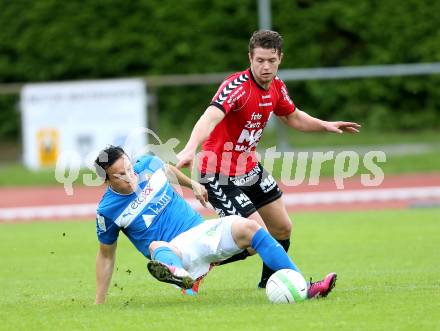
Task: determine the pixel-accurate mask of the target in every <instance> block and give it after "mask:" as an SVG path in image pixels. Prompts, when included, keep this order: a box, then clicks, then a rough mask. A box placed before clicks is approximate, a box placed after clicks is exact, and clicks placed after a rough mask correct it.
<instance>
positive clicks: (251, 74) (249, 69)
mask: <svg viewBox="0 0 440 331" xmlns="http://www.w3.org/2000/svg"><path fill="white" fill-rule="evenodd" d="M247 71H248V72H249V76H251V79H252V80H253V81H254V83H255V84H256V85H257V87H258V88H259V89H260V90H263V91H265V92H267V91H269V89H270V85H269V88H268V89H267V90H266V89H265V88H264V87H263V86H261V85H260V84H258V82H257V81H256V80H255V77H254V74H253V73H252V70H251V68H248V69H247ZM270 84H271V85H272V82H270Z"/></svg>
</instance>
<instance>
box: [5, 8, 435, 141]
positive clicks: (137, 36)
mask: <svg viewBox="0 0 440 331" xmlns="http://www.w3.org/2000/svg"><path fill="white" fill-rule="evenodd" d="M439 12H440V2H439V1H429V0H405V1H397V0H383V1H376V0H365V1H357V2H355V1H346V0H332V1H319V0H288V1H286V0H272V23H273V28H274V29H275V30H277V31H279V32H280V33H281V34H282V35H283V36H284V40H285V51H284V52H285V57H284V62H283V64H282V68H284V69H287V68H312V67H334V66H352V65H368V64H393V63H417V62H438V61H440V20H439V19H438V13H439ZM257 25H258V18H257V4H256V1H255V0H243V1H224V0H212V1H201V0H185V1H177V0H170V1H159V0H139V1H116V0H106V1H101V2H97V1H94V0H83V1H71V2H61V1H57V0H43V1H32V2H31V1H15V2H10V1H2V2H0V26H1V29H0V82H3V83H8V82H42V81H54V80H56V81H60V80H76V79H95V78H118V77H136V76H145V75H153V74H154V75H162V74H176V73H209V72H233V71H237V70H243V69H245V68H246V67H247V65H248V59H247V43H248V40H249V37H250V35H251V33H252V32H253V31H254V30H256V29H257V28H258V26H257ZM439 85H440V76H439V75H437V76H420V77H394V78H374V79H362V80H340V81H308V82H295V83H289V84H288V87H289V90H290V93H291V95H292V96H293V98H294V100H295V102H296V104H297V105H298V106H299V107H300V108H302V109H304V110H306V111H307V112H309V113H311V114H313V115H315V116H319V117H321V118H325V119H338V118H343V119H347V120H357V121H359V122H361V123H363V124H364V127H365V126H366V127H369V128H372V129H376V130H378V131H379V130H420V129H439V128H440V89H439V88H438V86H439ZM216 88H217V86H216V85H212V86H200V87H194V86H191V87H173V88H171V87H167V88H161V89H160V90H159V109H160V112H159V120H160V128H161V130H162V132H161V134H164V135H170V134H172V132H175V131H182V127H184V128H185V129H187V130H190V129H191V127H192V125H193V124H194V122H195V121H196V119H197V118H198V117H199V116H200V114H201V113H202V112H203V111H204V109H205V107H206V106H207V105H208V104H209V102H210V99H211V97H212V95H213V94H214V93H215V91H216ZM16 108H17V98H16V97H9V96H8V97H5V96H2V97H1V98H0V139H3V140H4V139H7V140H17V139H18V137H19V115H18V114H17V111H16Z"/></svg>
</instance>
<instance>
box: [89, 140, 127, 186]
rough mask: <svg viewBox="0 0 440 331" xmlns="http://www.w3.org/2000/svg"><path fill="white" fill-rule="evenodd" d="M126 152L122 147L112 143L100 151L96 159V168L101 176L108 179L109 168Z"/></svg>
mask: <svg viewBox="0 0 440 331" xmlns="http://www.w3.org/2000/svg"><path fill="white" fill-rule="evenodd" d="M124 154H125V152H124V150H123V149H122V147H119V146H113V145H110V146H108V147H107V148H106V149H103V150H102V151H100V152H99V155H98V157H97V158H96V160H95V164H94V166H95V169H96V173H97V174H98V176H99V177H101V178H104V179H105V180H107V179H108V175H107V169H108V168H109V167H111V166H112V165H113V163H115V162H116V160H117V159H119V158H120V157H121V156H122V155H124Z"/></svg>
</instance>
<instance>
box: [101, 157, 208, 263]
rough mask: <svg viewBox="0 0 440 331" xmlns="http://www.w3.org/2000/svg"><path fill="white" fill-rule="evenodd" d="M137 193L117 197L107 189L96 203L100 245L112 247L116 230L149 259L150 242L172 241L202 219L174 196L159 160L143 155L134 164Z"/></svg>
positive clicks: (109, 188) (176, 195)
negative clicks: (137, 182)
mask: <svg viewBox="0 0 440 331" xmlns="http://www.w3.org/2000/svg"><path fill="white" fill-rule="evenodd" d="M133 168H134V172H135V173H136V174H137V175H138V177H139V185H138V186H139V187H138V191H137V192H133V193H131V194H120V193H117V192H115V191H113V190H112V189H111V187H108V188H107V190H106V192H105V193H104V195H103V197H102V199H101V202H100V203H99V206H98V210H97V216H96V233H97V235H98V239H99V241H100V242H101V243H103V244H108V245H110V244H113V243H114V242H115V241H116V240H117V239H118V235H119V231H122V232H124V233H125V235H126V236H127V237H128V239H130V241H131V242H132V243H133V244H134V246H136V248H137V249H138V250H139V251H140V252H141V253H142V254H143V255H145V256H146V257H147V258H150V252H149V249H148V247H149V246H150V243H151V242H152V241H156V240H162V241H167V242H169V241H171V240H172V239H174V238H175V237H176V236H178V235H179V234H181V233H182V232H185V231H187V230H189V229H191V228H193V227H195V226H197V225H199V224H200V223H202V217H201V216H200V214H198V213H197V212H196V211H194V210H193V209H192V208H191V207H190V206H189V205H188V204H187V203H186V202H185V201H184V200H183V198H182V197H181V196H180V195H179V194H177V193H176V192H175V191H174V189H173V187H172V186H171V184H170V183H169V182H168V180H167V177H166V175H165V168H164V164H163V163H162V161H161V160H160V159H159V158H157V157H155V156H144V157H142V158H141V159H139V160H138V161H137V162H136V164H135V165H134V167H133Z"/></svg>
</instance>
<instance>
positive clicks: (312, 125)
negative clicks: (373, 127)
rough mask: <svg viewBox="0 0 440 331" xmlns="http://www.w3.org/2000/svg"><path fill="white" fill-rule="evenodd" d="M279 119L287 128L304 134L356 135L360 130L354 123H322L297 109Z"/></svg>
mask: <svg viewBox="0 0 440 331" xmlns="http://www.w3.org/2000/svg"><path fill="white" fill-rule="evenodd" d="M279 118H280V119H281V121H282V122H283V123H284V124H286V125H287V126H289V127H291V128H294V129H296V130H298V131H304V132H312V131H327V132H334V133H343V132H350V133H358V132H359V129H360V128H361V126H360V125H359V124H358V123H354V122H343V121H335V122H328V121H323V120H320V119H318V118H316V117H313V116H310V115H309V114H307V113H306V112H304V111H302V110H300V109H298V108H296V110H295V111H294V112H293V113H291V114H289V115H287V116H280V117H279Z"/></svg>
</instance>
